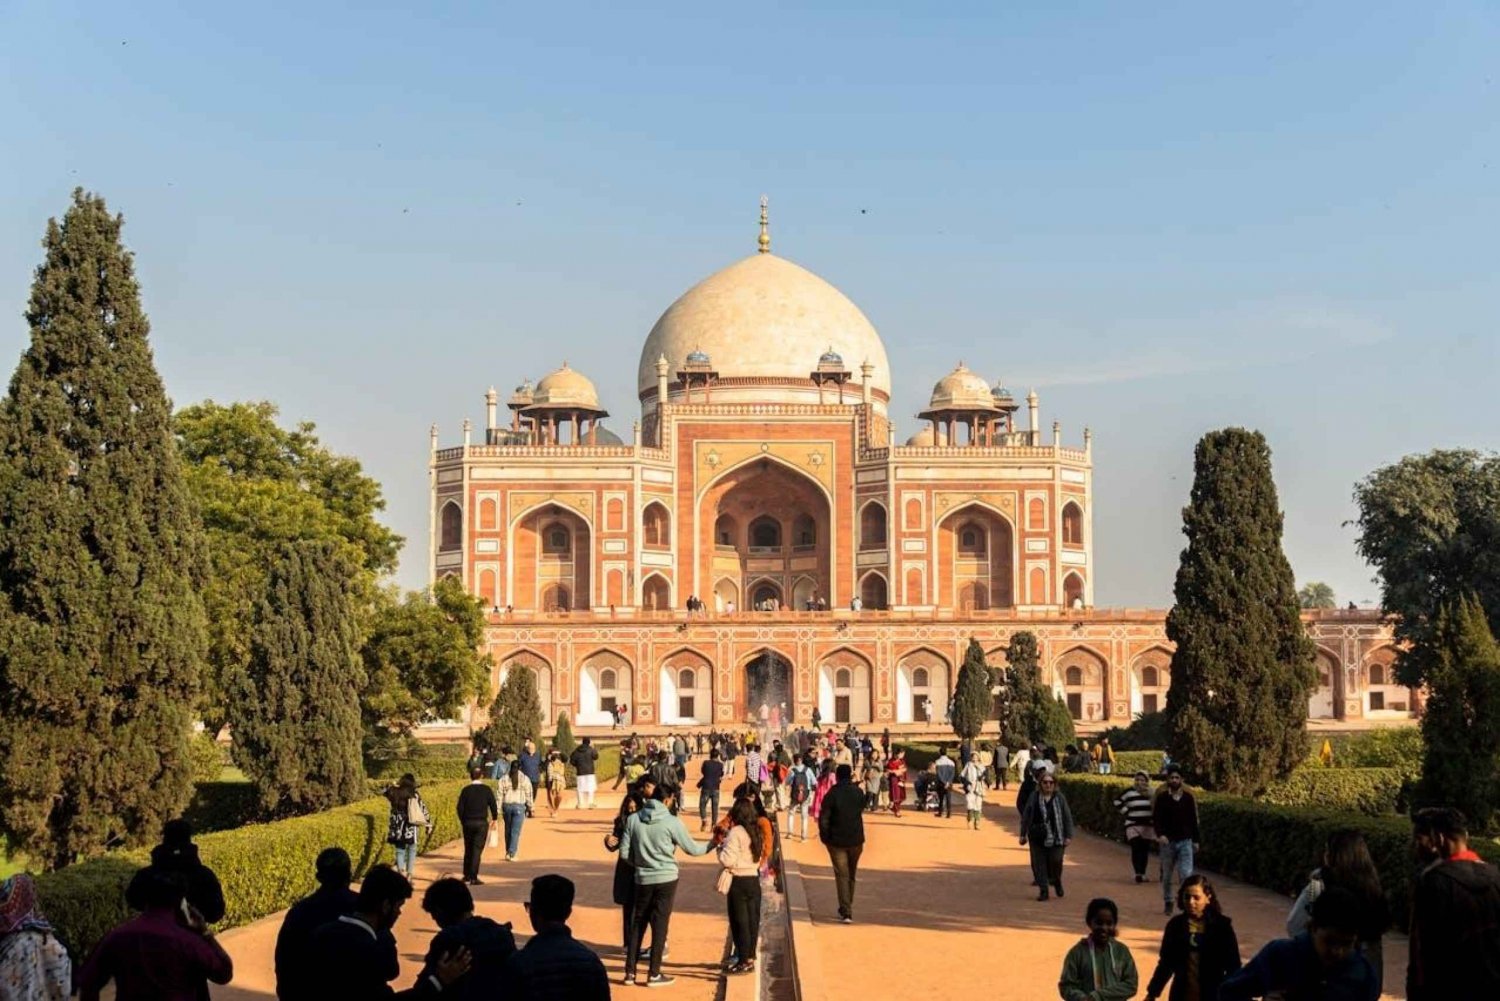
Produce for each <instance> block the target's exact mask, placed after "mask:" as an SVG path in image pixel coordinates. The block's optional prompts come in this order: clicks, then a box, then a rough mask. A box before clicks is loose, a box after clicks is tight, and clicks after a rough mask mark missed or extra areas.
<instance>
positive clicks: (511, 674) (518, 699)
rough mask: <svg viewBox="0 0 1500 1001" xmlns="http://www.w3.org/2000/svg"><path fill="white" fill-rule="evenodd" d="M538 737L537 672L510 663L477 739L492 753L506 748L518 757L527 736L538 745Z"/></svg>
mask: <svg viewBox="0 0 1500 1001" xmlns="http://www.w3.org/2000/svg"><path fill="white" fill-rule="evenodd" d="M541 735H542V703H541V694H540V693H539V692H538V691H537V684H536V672H535V671H533V670H532V669H531V668H530V667H528V666H526V665H525V664H512V665H511V666H510V670H509V671H507V672H506V674H505V681H504V682H503V683H501V685H500V691H499V693H498V694H497V695H496V696H495V701H494V702H493V703H491V705H490V722H489V725H488V726H486V727H485V728H484V730H483V736H482V737H481V738H480V739H481V740H482V741H483V742H484V743H485V744H487V745H488V746H489V748H490V750H492V751H497V750H499V749H500V748H502V747H508V748H510V749H511V751H513V752H515V753H517V754H519V753H520V751H521V745H522V744H523V743H524V742H525V740H526V738H527V737H530V738H531V739H533V740H536V741H537V742H538V743H540V740H541ZM570 735H571V731H570Z"/></svg>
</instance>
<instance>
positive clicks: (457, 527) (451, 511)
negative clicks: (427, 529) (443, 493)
mask: <svg viewBox="0 0 1500 1001" xmlns="http://www.w3.org/2000/svg"><path fill="white" fill-rule="evenodd" d="M463 544H464V509H463V505H461V504H459V503H458V501H456V500H451V499H450V500H447V501H444V502H443V508H442V511H441V512H440V513H439V515H438V552H440V553H447V552H452V551H453V550H455V549H462V548H463Z"/></svg>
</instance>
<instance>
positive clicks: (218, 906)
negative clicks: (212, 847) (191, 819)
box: [125, 819, 224, 925]
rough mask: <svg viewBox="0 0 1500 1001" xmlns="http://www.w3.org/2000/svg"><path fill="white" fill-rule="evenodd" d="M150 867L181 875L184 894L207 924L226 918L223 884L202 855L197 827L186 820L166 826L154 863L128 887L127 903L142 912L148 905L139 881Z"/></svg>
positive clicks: (154, 854)
mask: <svg viewBox="0 0 1500 1001" xmlns="http://www.w3.org/2000/svg"><path fill="white" fill-rule="evenodd" d="M148 870H149V871H154V872H161V873H167V874H171V875H176V876H178V877H179V878H180V879H179V884H180V885H181V886H182V888H183V896H184V897H185V898H186V900H187V902H188V903H189V904H191V905H192V906H193V909H194V910H196V911H197V912H198V913H199V914H201V915H203V920H204V921H205V922H206V923H208V924H211V925H215V924H218V923H219V922H220V921H223V920H224V890H223V887H221V886H220V885H219V877H218V876H217V875H215V874H214V871H213V870H212V869H210V868H209V867H208V866H206V865H204V864H203V862H202V861H201V860H200V859H199V858H198V846H197V845H195V844H194V843H193V828H192V825H191V824H189V823H188V822H187V821H186V820H182V819H178V820H169V821H167V822H166V823H165V824H163V825H162V830H161V844H159V845H157V846H156V847H155V848H153V849H151V864H150V865H149V866H147V867H146V868H145V869H142V870H140V872H137V873H136V875H135V877H134V878H132V879H131V881H130V885H129V886H127V887H126V888H125V902H126V903H127V904H129V905H130V906H131V907H132V908H134V909H135V910H138V911H144V910H145V909H146V908H145V904H144V898H143V897H141V896H140V894H139V893H138V892H137V889H136V880H137V879H141V878H143V874H144V873H145V872H147V871H148Z"/></svg>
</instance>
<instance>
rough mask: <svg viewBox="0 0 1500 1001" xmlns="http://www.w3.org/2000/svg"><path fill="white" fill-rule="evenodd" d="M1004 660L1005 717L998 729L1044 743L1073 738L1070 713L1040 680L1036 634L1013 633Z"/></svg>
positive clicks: (1013, 736) (1057, 744)
mask: <svg viewBox="0 0 1500 1001" xmlns="http://www.w3.org/2000/svg"><path fill="white" fill-rule="evenodd" d="M1005 660H1006V663H1007V664H1008V665H1009V666H1008V667H1007V668H1006V672H1005V683H1006V688H1007V690H1008V691H1007V696H1008V697H1007V699H1006V711H1007V718H1006V719H1005V720H1004V721H1002V727H1001V729H1002V731H1003V732H1004V733H1005V734H1006V736H1007V738H1008V739H1010V740H1012V741H1025V742H1027V743H1031V742H1033V741H1035V742H1038V743H1041V744H1042V745H1043V746H1047V747H1063V746H1065V745H1067V744H1068V742H1070V741H1071V740H1072V739H1073V717H1072V716H1071V715H1069V713H1068V707H1067V705H1066V704H1064V703H1063V702H1061V701H1060V700H1059V699H1058V698H1057V697H1056V696H1054V695H1053V693H1052V689H1051V687H1050V686H1048V685H1044V684H1042V679H1041V653H1040V651H1039V649H1038V647H1037V641H1036V634H1035V633H1032V632H1027V631H1025V630H1022V631H1021V632H1018V633H1012V634H1011V637H1010V643H1009V645H1007V646H1006V648H1005Z"/></svg>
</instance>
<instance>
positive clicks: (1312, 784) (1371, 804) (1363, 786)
mask: <svg viewBox="0 0 1500 1001" xmlns="http://www.w3.org/2000/svg"><path fill="white" fill-rule="evenodd" d="M1405 784H1406V778H1405V776H1404V775H1402V773H1401V772H1400V771H1399V770H1397V769H1395V768H1321V767H1315V766H1303V767H1302V768H1298V769H1297V770H1296V771H1294V772H1292V774H1290V775H1288V776H1287V777H1286V778H1284V779H1282V780H1281V781H1280V782H1277V783H1276V784H1275V785H1273V786H1271V788H1269V789H1267V790H1266V794H1265V797H1264V799H1265V801H1266V802H1267V803H1275V804H1276V805H1277V806H1317V807H1322V808H1324V809H1328V810H1346V811H1349V812H1351V813H1362V814H1365V815H1366V816H1369V817H1389V816H1391V815H1393V814H1395V813H1397V812H1399V808H1400V806H1401V805H1402V792H1403V790H1404V788H1405Z"/></svg>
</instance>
